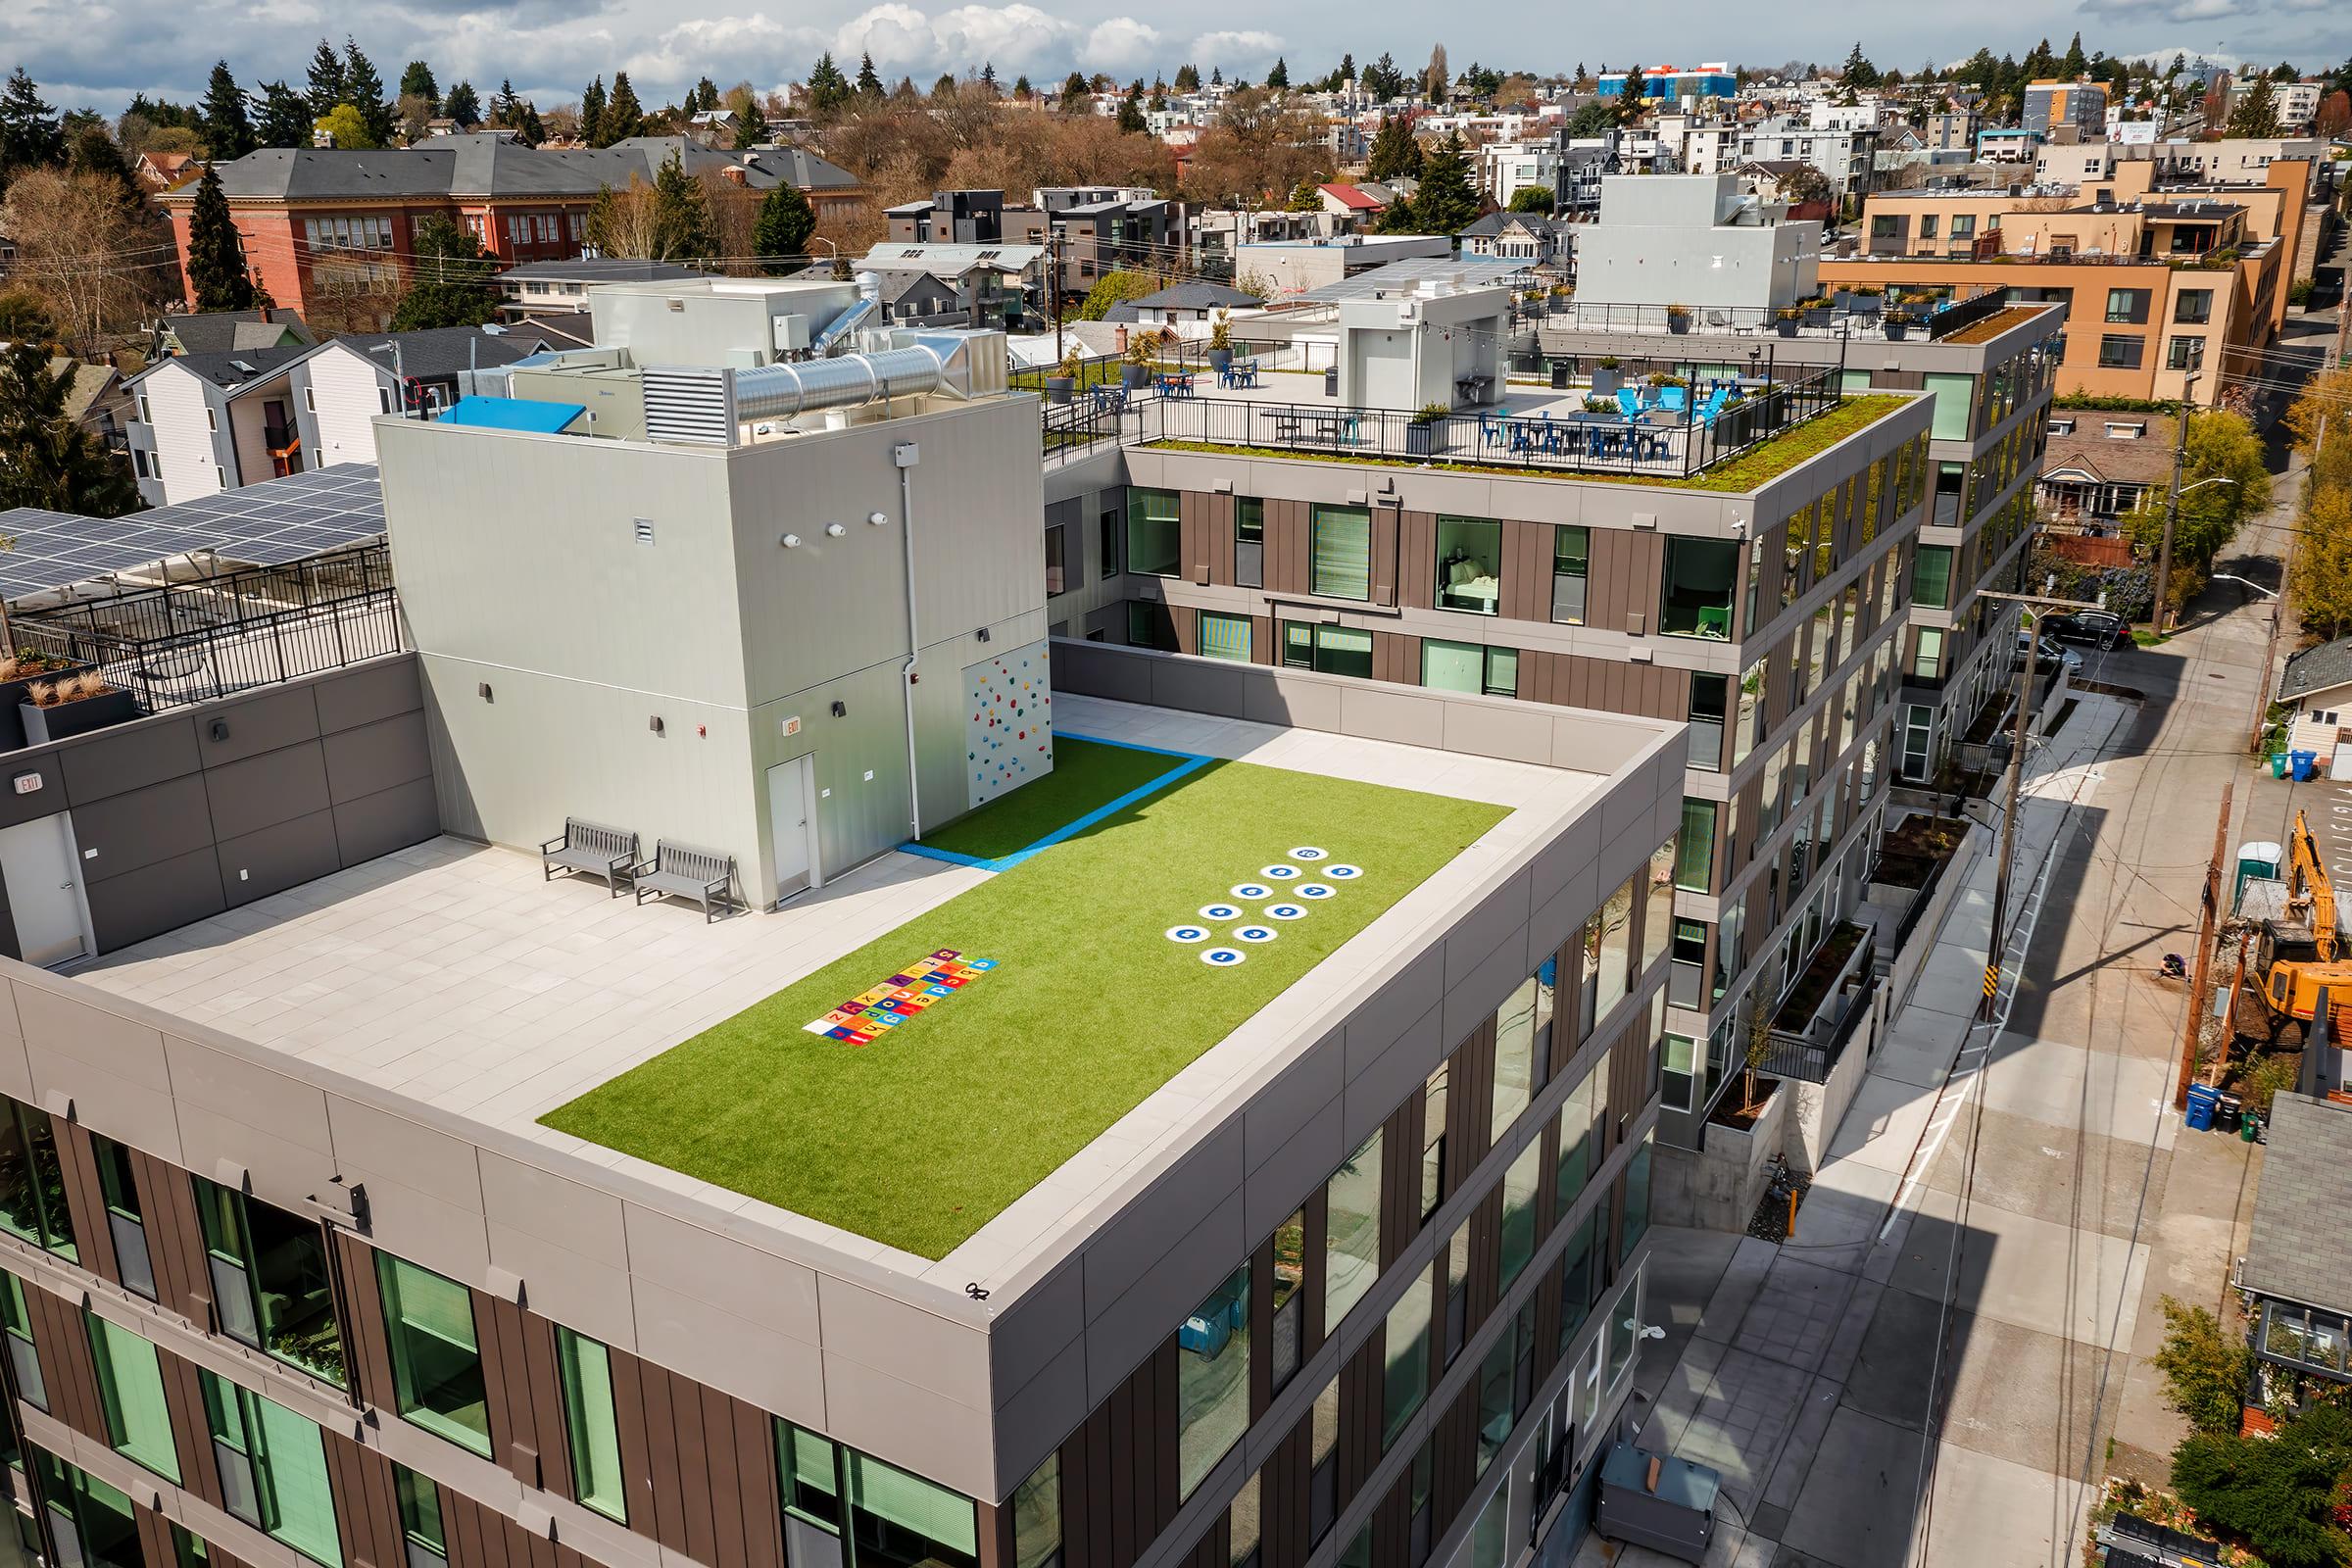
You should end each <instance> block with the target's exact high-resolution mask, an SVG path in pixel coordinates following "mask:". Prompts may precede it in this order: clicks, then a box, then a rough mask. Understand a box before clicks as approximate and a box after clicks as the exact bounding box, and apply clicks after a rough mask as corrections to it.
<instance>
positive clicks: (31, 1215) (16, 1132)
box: [0, 1099, 81, 1262]
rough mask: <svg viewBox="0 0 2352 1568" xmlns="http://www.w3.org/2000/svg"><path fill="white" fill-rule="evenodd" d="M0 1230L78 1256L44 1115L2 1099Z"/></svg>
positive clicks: (63, 1182)
mask: <svg viewBox="0 0 2352 1568" xmlns="http://www.w3.org/2000/svg"><path fill="white" fill-rule="evenodd" d="M0 1230H6V1231H7V1232H8V1233H9V1234H10V1235H12V1236H17V1237H21V1238H22V1239H24V1240H25V1241H27V1242H30V1243H32V1244H33V1245H34V1246H35V1247H45V1248H47V1249H48V1250H50V1251H52V1252H55V1253H56V1254H57V1255H58V1256H60V1257H63V1258H67V1259H70V1260H73V1261H75V1262H78V1261H79V1260H80V1255H81V1254H80V1253H79V1252H77V1251H76V1250H74V1247H73V1212H72V1211H71V1210H70V1209H68V1208H67V1206H66V1174H65V1169H64V1167H63V1166H61V1165H59V1164H58V1162H57V1136H56V1134H55V1132H54V1131H53V1130H52V1129H51V1127H50V1125H49V1113H48V1112H47V1111H45V1110H38V1109H35V1108H34V1107H33V1106H31V1105H26V1104H21V1103H18V1102H16V1101H14V1100H7V1099H0Z"/></svg>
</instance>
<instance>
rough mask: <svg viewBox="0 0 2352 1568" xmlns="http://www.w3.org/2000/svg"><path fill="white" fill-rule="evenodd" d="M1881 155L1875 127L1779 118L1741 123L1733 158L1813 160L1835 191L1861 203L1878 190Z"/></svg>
mask: <svg viewBox="0 0 2352 1568" xmlns="http://www.w3.org/2000/svg"><path fill="white" fill-rule="evenodd" d="M1878 154H1879V131H1878V128H1877V127H1876V126H1850V125H1827V126H1822V125H1811V124H1798V123H1795V122H1793V121H1790V120H1788V119H1786V118H1776V119H1773V120H1767V121H1764V122H1761V123H1757V124H1752V125H1742V126H1740V133H1739V135H1738V137H1737V138H1736V139H1735V142H1734V148H1733V151H1732V153H1731V155H1730V156H1731V158H1732V160H1733V161H1734V162H1735V163H1740V164H1755V163H1786V162H1789V161H1791V160H1793V161H1795V162H1797V163H1805V164H1811V165H1812V166H1813V167H1814V168H1815V169H1818V170H1820V171H1821V172H1823V173H1824V174H1826V175H1828V176H1829V181H1830V187H1831V189H1833V190H1835V191H1837V192H1838V195H1840V196H1842V197H1845V198H1846V199H1848V200H1854V201H1858V200H1860V199H1861V198H1862V197H1864V196H1867V195H1869V194H1870V192H1871V191H1872V190H1874V189H1875V188H1877V181H1876V178H1875V174H1876V167H1877V159H1878ZM1721 167H1722V166H1721V165H1718V168H1721Z"/></svg>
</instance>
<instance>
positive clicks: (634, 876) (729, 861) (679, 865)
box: [629, 839, 735, 925]
mask: <svg viewBox="0 0 2352 1568" xmlns="http://www.w3.org/2000/svg"><path fill="white" fill-rule="evenodd" d="M629 878H630V880H631V881H632V882H634V883H635V884H636V886H637V902H638V903H639V904H643V903H644V902H645V901H646V900H647V898H649V897H651V898H657V899H658V898H662V897H666V896H675V897H677V898H681V899H692V900H694V901H695V902H696V903H698V904H700V905H701V906H702V907H703V924H705V925H709V924H710V923H711V919H712V918H713V916H712V915H711V901H712V900H713V899H715V900H716V901H717V903H718V907H719V908H720V909H721V910H725V909H730V908H732V907H733V901H732V899H731V898H730V897H729V892H728V890H729V889H731V888H732V887H733V886H734V885H735V857H733V856H732V855H725V854H721V853H720V852H719V851H717V850H705V849H699V848H697V847H696V846H694V845H692V844H672V843H671V842H670V841H669V840H667V839H657V840H655V841H654V858H652V859H650V860H646V861H644V862H642V863H640V864H638V865H636V866H633V867H632V868H631V869H630V871H629Z"/></svg>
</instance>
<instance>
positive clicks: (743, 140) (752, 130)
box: [735, 106, 767, 153]
mask: <svg viewBox="0 0 2352 1568" xmlns="http://www.w3.org/2000/svg"><path fill="white" fill-rule="evenodd" d="M765 134H767V126H766V124H765V123H764V122H762V121H761V120H760V117H759V116H758V115H756V114H754V113H753V112H752V111H751V109H750V108H749V107H748V106H747V107H745V108H741V109H738V110H736V111H735V150H736V151H737V152H739V153H748V152H750V151H752V150H753V149H754V148H756V147H758V146H759V145H760V137H761V136H763V135H765Z"/></svg>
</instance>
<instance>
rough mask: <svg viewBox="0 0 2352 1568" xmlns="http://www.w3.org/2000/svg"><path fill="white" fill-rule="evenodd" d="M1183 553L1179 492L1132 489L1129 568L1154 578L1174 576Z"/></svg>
mask: <svg viewBox="0 0 2352 1568" xmlns="http://www.w3.org/2000/svg"><path fill="white" fill-rule="evenodd" d="M1182 553H1183V530H1182V526H1181V524H1179V523H1178V521H1177V519H1176V492H1175V491H1173V490H1143V489H1132V490H1129V491H1128V492H1127V569H1128V570H1129V571H1140V572H1143V573H1146V574H1147V575H1150V576H1153V577H1173V576H1175V575H1176V567H1177V564H1178V561H1179V558H1180V557H1181V555H1182Z"/></svg>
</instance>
